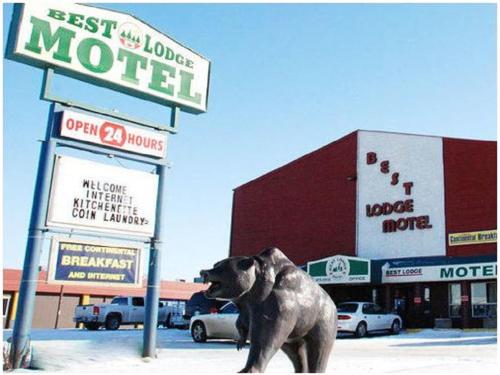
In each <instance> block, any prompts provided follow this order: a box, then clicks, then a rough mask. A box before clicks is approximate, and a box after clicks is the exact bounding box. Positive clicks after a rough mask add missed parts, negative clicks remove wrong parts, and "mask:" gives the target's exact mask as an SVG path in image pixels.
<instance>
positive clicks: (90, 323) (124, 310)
mask: <svg viewBox="0 0 500 375" xmlns="http://www.w3.org/2000/svg"><path fill="white" fill-rule="evenodd" d="M144 310H145V307H144V297H124V296H118V297H115V298H113V299H112V300H111V303H100V304H97V305H78V306H76V308H75V317H74V318H73V320H74V321H75V322H77V323H83V325H84V327H85V328H87V329H88V330H92V331H94V330H97V329H99V327H101V326H104V327H105V328H106V329H109V330H115V329H118V328H120V325H124V324H143V323H144ZM168 312H169V309H168V307H167V306H165V305H164V304H163V303H162V302H160V306H159V308H158V324H162V325H164V326H165V325H166V323H167V315H168Z"/></svg>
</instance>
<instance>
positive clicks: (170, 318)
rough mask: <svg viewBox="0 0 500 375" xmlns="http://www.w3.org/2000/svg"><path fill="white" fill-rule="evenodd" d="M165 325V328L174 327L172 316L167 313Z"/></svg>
mask: <svg viewBox="0 0 500 375" xmlns="http://www.w3.org/2000/svg"><path fill="white" fill-rule="evenodd" d="M165 327H166V328H175V327H174V324H173V323H172V316H171V315H170V314H168V316H167V321H166V322H165Z"/></svg>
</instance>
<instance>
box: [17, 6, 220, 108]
mask: <svg viewBox="0 0 500 375" xmlns="http://www.w3.org/2000/svg"><path fill="white" fill-rule="evenodd" d="M7 57H8V58H10V59H13V60H17V61H20V62H23V63H27V64H30V65H34V66H37V67H40V68H47V67H52V68H54V69H55V70H56V71H59V72H61V73H63V74H66V75H69V76H73V77H74V78H77V79H80V80H83V81H89V82H91V83H93V84H97V85H100V86H106V87H109V88H112V89H114V90H117V91H121V92H124V93H126V94H129V95H133V96H136V97H140V98H142V99H146V100H152V101H155V102H158V103H160V104H170V105H176V106H179V107H181V108H182V109H183V110H185V111H187V112H192V113H201V112H205V111H206V110H207V99H208V82H209V74H210V62H209V61H208V60H207V59H205V58H204V57H202V56H201V55H199V54H198V53H196V52H194V51H192V50H191V49H189V48H186V47H184V46H183V45H181V44H179V43H177V42H176V41H175V40H173V39H172V38H170V37H168V36H166V35H165V34H163V33H161V32H159V31H157V30H155V29H154V28H152V27H151V26H149V25H147V24H146V23H144V22H142V21H140V20H139V19H137V18H135V17H133V16H130V15H128V14H124V13H120V12H114V11H110V10H105V9H101V8H96V7H91V6H84V5H79V4H71V3H69V2H68V3H66V2H62V1H61V2H57V3H55V2H54V3H52V5H48V3H46V2H43V1H30V2H28V3H26V4H23V5H16V7H15V11H14V17H13V21H12V26H11V32H10V35H9V45H8V50H7Z"/></svg>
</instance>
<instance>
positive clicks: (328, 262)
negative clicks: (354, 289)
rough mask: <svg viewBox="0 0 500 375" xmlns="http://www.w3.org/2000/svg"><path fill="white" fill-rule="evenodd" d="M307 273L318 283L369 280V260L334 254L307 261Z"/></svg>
mask: <svg viewBox="0 0 500 375" xmlns="http://www.w3.org/2000/svg"><path fill="white" fill-rule="evenodd" d="M307 273H308V274H309V275H310V276H311V277H312V278H313V279H314V280H316V282H317V283H318V284H353V283H369V282H370V260H368V259H361V258H356V257H348V256H344V255H335V256H333V257H328V258H324V259H320V260H317V261H314V262H308V263H307Z"/></svg>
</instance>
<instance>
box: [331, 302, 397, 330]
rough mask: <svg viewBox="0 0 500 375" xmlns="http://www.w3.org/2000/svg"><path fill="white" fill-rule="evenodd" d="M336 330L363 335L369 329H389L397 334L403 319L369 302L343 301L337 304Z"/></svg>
mask: <svg viewBox="0 0 500 375" xmlns="http://www.w3.org/2000/svg"><path fill="white" fill-rule="evenodd" d="M337 312H338V331H339V332H350V333H354V334H355V335H356V336H357V337H363V336H365V335H366V334H367V333H368V332H371V331H382V330H389V331H390V332H392V333H393V334H396V335H397V334H398V333H399V330H400V329H401V326H402V323H403V321H402V320H401V318H400V317H399V315H396V314H392V313H387V312H384V310H383V309H382V308H381V307H380V306H378V305H376V304H374V303H371V302H345V303H341V304H339V305H338V306H337Z"/></svg>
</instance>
